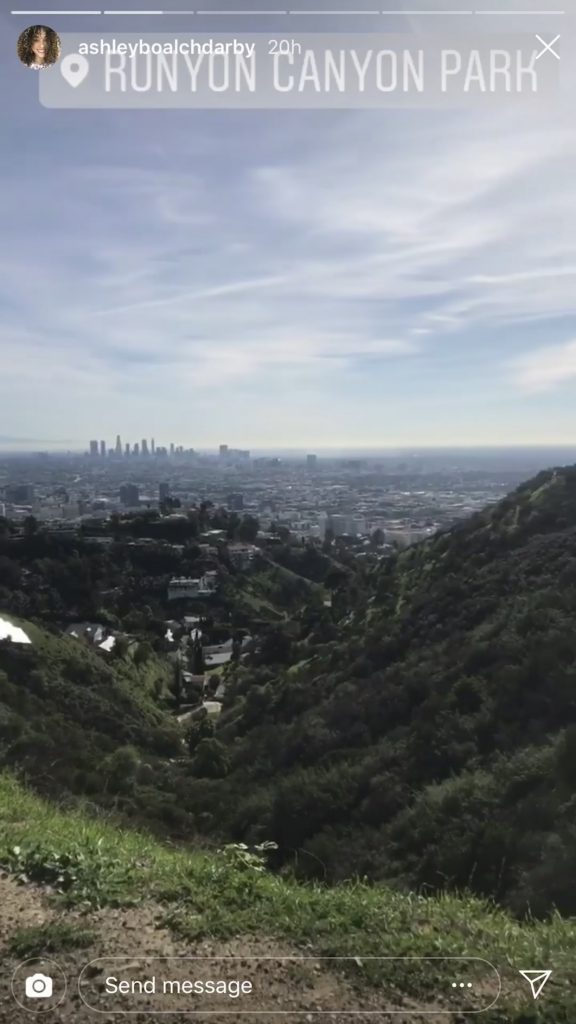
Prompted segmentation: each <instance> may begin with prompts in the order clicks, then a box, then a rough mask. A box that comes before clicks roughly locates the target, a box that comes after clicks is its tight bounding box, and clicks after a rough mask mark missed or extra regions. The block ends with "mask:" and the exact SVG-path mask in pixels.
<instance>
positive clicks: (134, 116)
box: [0, 3, 576, 448]
mask: <svg viewBox="0 0 576 1024" xmlns="http://www.w3.org/2000/svg"><path fill="white" fill-rule="evenodd" d="M171 6H174V4H172V5H171ZM227 6H229V4H227ZM302 6H304V4H302ZM314 6H315V7H317V6H318V4H317V3H315V4H314ZM395 6H398V5H395ZM510 6H512V5H510ZM519 6H522V5H519ZM524 6H525V5H524ZM27 20H29V19H26V18H16V17H10V15H8V14H2V15H0V30H1V32H2V44H1V61H2V65H1V68H0V89H1V94H2V99H1V100H0V103H1V104H2V107H3V109H2V125H3V133H2V135H3V142H2V151H1V155H0V224H1V237H2V243H3V244H2V249H1V255H0V261H1V266H0V270H1V273H0V353H1V358H2V373H1V375H0V434H2V435H5V436H10V437H14V438H22V439H26V438H33V439H36V438H45V439H46V440H47V441H49V440H51V439H62V440H66V443H65V446H67V447H68V446H72V445H73V444H77V445H78V446H81V447H85V446H86V445H87V443H88V440H89V439H90V438H92V437H98V438H99V437H100V436H106V437H109V438H110V437H113V436H115V434H116V433H117V432H120V433H121V434H122V436H123V437H126V438H132V439H136V438H139V437H142V436H144V435H145V434H146V435H148V436H150V435H154V436H155V437H156V439H157V441H159V442H161V441H162V439H164V440H170V439H176V440H178V441H181V442H182V443H186V444H190V445H195V446H197V447H201V448H203V447H210V446H214V445H217V444H218V443H220V442H221V441H228V442H229V443H230V444H236V445H238V446H246V447H250V446H252V447H258V448H263V447H266V446H270V447H300V446H302V447H314V446H316V447H329V446H335V447H354V446H356V445H357V446H360V447H366V446H375V447H381V446H384V445H391V446H394V447H397V446H402V445H406V446H412V445H414V446H422V445H431V446H437V445H449V446H454V445H458V444H462V445H473V444H479V445H491V444H502V445H513V444H562V443H566V444H574V443H576V401H575V398H576V287H575V285H576V204H575V202H574V199H575V191H576V186H575V181H576V129H575V127H574V116H573V111H572V110H571V109H570V106H569V104H568V103H566V104H565V105H564V106H562V105H561V104H558V106H557V108H556V109H548V110H536V109H535V110H533V111H532V110H524V111H519V110H518V108H508V109H506V107H505V106H503V107H501V108H500V109H498V110H495V111H494V112H493V113H490V114H488V113H486V112H484V113H479V112H474V111H472V110H468V111H464V112H459V113H454V112H450V111H443V112H439V111H430V112H424V113H422V112H415V111H412V112H406V111H403V112H400V111H388V112H382V113H380V112H365V113H361V112H328V111H310V112H282V113H278V114H274V113H269V112H248V111H240V112H225V111H224V112H216V113H204V112H195V111H165V112H158V111H136V112H129V111H115V112H107V113H103V112H97V111H85V112H79V111H57V110H46V109H43V108H42V107H40V105H39V102H38V95H37V89H38V83H37V76H36V74H35V73H33V72H31V71H29V70H28V69H25V68H23V67H21V66H20V65H19V64H18V62H17V60H16V59H15V57H14V47H15V40H16V38H17V35H18V32H19V31H21V29H22V28H23V27H25V24H26V22H27ZM52 21H53V25H54V27H55V28H57V29H58V30H59V31H62V32H65V31H78V30H79V28H82V27H85V28H86V30H87V31H96V30H98V31H111V30H115V31H122V30H123V31H126V30H127V29H128V28H137V29H138V30H139V31H143V32H144V31H153V30H154V29H158V30H159V25H158V19H155V20H154V21H153V20H152V19H144V18H142V19H141V20H140V21H139V22H138V23H135V22H134V21H133V20H132V21H131V22H130V23H129V24H127V23H126V22H123V23H122V19H119V18H116V19H108V20H107V19H105V18H100V19H98V24H97V25H96V24H95V22H91V23H89V22H88V19H84V20H83V22H82V24H81V25H79V21H78V19H71V18H69V19H65V18H58V19H56V18H54V19H52ZM348 25H349V22H348ZM200 27H201V28H202V30H206V31H214V30H216V28H217V29H219V30H220V31H222V30H223V29H224V28H225V29H230V30H231V31H232V32H233V31H234V30H236V31H239V30H240V29H244V30H246V23H245V22H242V23H241V24H239V22H238V21H237V20H236V21H234V20H233V19H230V21H229V22H227V23H226V24H224V23H223V19H222V18H220V19H219V20H218V21H217V23H216V22H215V21H214V20H213V21H209V20H208V19H207V20H206V21H205V22H203V23H202V25H201V26H200V25H199V24H198V23H195V29H194V30H195V31H196V32H198V31H199V29H200ZM251 27H253V28H254V29H267V28H268V27H270V24H269V23H266V22H264V21H262V22H261V23H257V22H252V26H251ZM276 27H277V24H276ZM312 27H313V26H312V25H311V24H310V19H308V20H307V22H306V28H307V29H308V30H310V29H311V28H312ZM393 27H395V28H406V25H400V24H398V23H396V25H395V26H393ZM415 27H419V26H418V25H416V26H415ZM166 29H168V30H172V29H175V30H180V32H182V31H184V30H186V32H187V33H188V32H190V31H191V25H190V22H189V21H187V22H184V21H183V20H182V19H177V18H175V19H173V20H168V19H165V20H164V21H163V23H162V30H163V31H165V30H166ZM43 73H52V72H43ZM22 444H23V446H24V447H25V446H26V445H27V442H25V441H24V440H23V441H22Z"/></svg>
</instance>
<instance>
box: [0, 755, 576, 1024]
mask: <svg viewBox="0 0 576 1024" xmlns="http://www.w3.org/2000/svg"><path fill="white" fill-rule="evenodd" d="M0 864H1V865H3V866H4V867H6V868H8V869H9V870H10V871H11V872H13V873H15V874H16V875H18V876H19V877H20V878H21V879H22V880H23V881H26V880H28V881H31V882H46V883H50V885H51V886H53V887H54V888H55V889H56V891H57V893H58V896H59V899H60V901H63V902H64V903H65V904H66V905H67V906H77V905H81V906H83V907H87V908H90V907H102V906H117V907H119V906H126V905H131V904H134V903H136V902H141V901H142V900H152V901H154V902H157V903H160V904H163V905H164V914H163V918H164V920H163V923H164V924H165V925H167V926H168V927H170V928H171V930H172V931H173V932H174V933H175V934H176V935H178V936H179V937H180V938H182V939H183V940H187V941H196V940H198V939H200V938H204V937H213V938H226V937H229V936H232V935H241V934H256V935H258V936H269V937H270V938H273V937H275V938H277V939H279V940H285V941H288V942H289V943H290V944H291V945H293V946H294V948H296V949H298V948H300V949H302V948H304V947H305V948H306V953H307V954H308V955H309V954H311V953H318V954H322V955H324V956H350V957H363V956H364V957H368V956H381V957H386V956H389V957H392V956H393V957H403V956H404V957H417V956H421V957H444V956H446V957H454V956H474V957H485V958H486V959H488V960H490V961H491V963H493V964H494V965H495V966H496V967H497V968H498V969H499V970H500V972H501V973H502V975H503V977H507V978H508V979H509V981H510V983H511V989H510V991H511V995H510V996H509V998H508V1000H507V1001H506V997H505V998H504V1001H503V1003H502V1007H503V1008H502V1009H499V1010H498V1011H497V1013H493V1014H486V1015H483V1020H484V1021H485V1024H500V1022H502V1024H504V1022H505V1024H512V1022H518V1024H520V1022H523V1024H536V1022H537V1021H539V1020H540V1018H539V1017H538V1016H537V1015H536V1016H529V1015H528V1016H526V1012H527V1011H526V1010H525V1009H524V1010H522V1009H520V1008H518V1007H517V1005H516V1003H517V999H518V995H517V993H518V980H517V979H518V974H517V972H518V970H520V969H524V968H527V967H532V966H534V967H539V966H544V967H547V966H550V967H554V968H555V969H556V970H557V973H558V979H559V980H558V983H557V985H556V986H555V987H551V988H550V990H549V994H548V996H547V1002H546V1013H547V1017H546V1018H542V1019H545V1020H546V1021H554V1024H564V1021H566V1024H568V1021H573V1020H574V1019H576V987H575V986H574V982H575V981H576V977H574V966H573V965H574V964H575V963H576V922H574V921H573V920H572V921H571V920H566V919H562V918H561V917H560V916H559V915H552V916H551V917H550V918H549V919H548V920H546V921H534V922H526V923H522V922H519V921H516V920H514V919H513V918H511V917H510V916H509V915H508V914H506V912H505V911H503V910H501V909H499V908H497V907H496V906H494V905H492V904H490V903H488V902H485V901H482V900H479V899H476V898H474V897H471V896H469V895H466V894H460V895H458V894H446V895H441V896H436V897H424V896H422V895H418V894H415V893H401V892H397V891H394V890H391V889H388V888H386V887H384V886H380V885H368V884H365V883H363V882H360V881H358V882H349V883H346V884H342V885H338V886H335V887H333V888H326V887H324V886H322V885H319V884H309V885H303V884H300V883H297V882H295V881H293V880H291V879H289V878H282V877H280V876H278V875H272V874H270V873H269V872H267V871H265V870H263V869H262V865H261V863H260V862H259V861H258V860H257V859H255V858H251V857H250V856H249V855H247V854H246V852H245V851H244V850H242V849H241V848H239V847H227V848H225V849H224V850H223V851H220V852H216V851H215V852H205V851H201V852H200V851H192V852H187V851H184V850H179V849H170V848H168V847H165V846H163V845H162V844H160V843H158V842H156V841H154V840H153V839H151V838H149V837H148V836H146V835H144V834H141V833H138V832H132V831H124V830H122V829H119V828H117V827H115V825H114V824H113V823H112V821H111V820H109V819H108V820H107V819H105V818H97V819H90V818H89V817H88V816H87V815H84V814H83V813H82V812H80V811H74V812H69V811H65V812H64V811H62V810H61V809H59V808H58V807H56V806H54V805H51V804H49V803H47V802H45V801H43V800H41V799H39V798H38V797H36V796H34V795H33V794H31V793H30V792H28V791H27V790H25V789H24V788H23V787H22V786H21V785H20V784H19V783H18V782H17V781H16V780H15V779H14V778H13V777H12V776H10V775H7V774H4V775H0ZM52 927H53V926H52ZM33 938H34V937H33V936H32V939H31V942H32V940H33ZM18 941H22V942H25V941H26V939H25V935H24V938H21V939H19V940H18ZM71 941H72V937H71ZM570 972H572V978H571V979H570V977H569V976H570ZM385 973H386V972H385V967H382V968H381V969H380V970H379V971H378V970H374V969H373V966H371V967H370V970H369V971H368V970H367V975H366V981H367V982H372V983H375V984H381V983H382V981H383V980H384V978H385ZM563 979H564V981H565V982H566V983H565V984H564V981H563ZM569 980H571V982H572V987H571V988H570V987H569V985H568V981H569ZM393 981H394V987H395V988H396V989H397V990H400V991H401V992H403V993H404V994H406V995H408V996H410V997H413V998H415V997H418V996H422V995H424V994H426V993H428V994H429V995H430V996H432V995H433V992H432V989H431V987H430V986H431V985H432V986H433V981H434V979H433V977H432V975H430V974H427V975H426V976H424V975H423V976H422V977H419V976H418V974H417V972H414V971H413V970H412V971H409V972H406V973H405V975H403V974H402V973H401V972H400V971H399V970H398V969H396V970H395V975H394V979H393ZM512 982H513V984H512ZM523 984H525V983H523ZM504 991H506V989H505V990H504ZM530 1013H533V1011H532V1008H530ZM522 1014H524V1016H522Z"/></svg>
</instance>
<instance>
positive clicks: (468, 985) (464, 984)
mask: <svg viewBox="0 0 576 1024" xmlns="http://www.w3.org/2000/svg"><path fill="white" fill-rule="evenodd" d="M452 988H472V982H471V981H467V982H464V981H460V982H458V981H453V982H452Z"/></svg>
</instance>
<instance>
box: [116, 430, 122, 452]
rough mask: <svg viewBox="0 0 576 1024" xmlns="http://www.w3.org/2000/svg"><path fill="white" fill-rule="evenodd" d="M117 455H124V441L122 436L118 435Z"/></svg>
mask: <svg viewBox="0 0 576 1024" xmlns="http://www.w3.org/2000/svg"><path fill="white" fill-rule="evenodd" d="M116 455H122V439H121V437H120V434H116Z"/></svg>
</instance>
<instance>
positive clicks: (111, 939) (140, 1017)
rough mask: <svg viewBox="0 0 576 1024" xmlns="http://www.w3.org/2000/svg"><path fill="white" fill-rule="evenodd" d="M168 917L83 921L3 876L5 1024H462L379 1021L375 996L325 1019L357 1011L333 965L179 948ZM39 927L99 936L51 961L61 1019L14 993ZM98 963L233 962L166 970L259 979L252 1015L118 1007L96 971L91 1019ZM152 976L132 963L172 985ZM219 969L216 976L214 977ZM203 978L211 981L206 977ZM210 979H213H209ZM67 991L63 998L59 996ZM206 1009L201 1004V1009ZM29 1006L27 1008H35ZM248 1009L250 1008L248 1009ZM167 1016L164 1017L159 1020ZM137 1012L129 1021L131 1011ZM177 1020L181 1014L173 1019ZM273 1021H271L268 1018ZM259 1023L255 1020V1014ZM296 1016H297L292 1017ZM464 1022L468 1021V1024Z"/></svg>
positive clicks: (272, 952) (247, 949)
mask: <svg viewBox="0 0 576 1024" xmlns="http://www.w3.org/2000/svg"><path fill="white" fill-rule="evenodd" d="M161 914H162V911H161V908H159V907H157V906H154V905H150V904H147V905H146V906H141V907H136V908H129V909H123V910H118V911H115V910H103V911H99V912H97V913H89V914H81V913H79V912H78V911H69V912H66V913H62V912H61V911H60V910H59V909H56V908H55V907H54V906H52V905H51V904H50V901H49V893H48V892H45V891H43V890H41V889H39V888H36V887H34V886H29V885H19V884H18V883H17V882H16V881H15V880H14V879H12V878H9V877H7V876H0V959H1V963H2V971H1V978H0V1024H31V1022H33V1021H34V1020H41V1021H44V1022H45V1024H95V1022H96V1021H99V1022H105V1024H112V1022H116V1024H119V1022H121V1021H125V1022H134V1024H144V1022H146V1024H152V1022H154V1024H156V1022H158V1024H186V1021H190V1022H198V1021H203V1022H206V1024H208V1022H210V1024H217V1022H220V1024H252V1022H254V1021H257V1022H258V1024H282V1022H284V1021H288V1020H290V1021H294V1022H298V1024H321V1022H323V1021H329V1022H330V1024H433V1022H436V1024H439V1022H440V1021H442V1022H443V1024H457V1022H458V1018H457V1017H448V1016H446V1015H442V1016H436V1015H434V1016H430V1015H426V1016H422V1015H421V1014H419V1013H418V1012H417V1010H413V1011H412V1012H410V1010H409V1008H408V1005H406V1004H404V1006H405V1009H406V1012H400V1013H395V1014H394V1015H390V1014H382V1013H381V1012H379V1002H380V1005H381V995H380V997H379V996H378V993H377V992H375V991H373V992H370V994H369V995H367V996H366V994H363V995H362V997H361V1000H362V1003H361V1005H362V1008H363V1009H366V1010H368V1009H369V1010H370V1011H371V1012H370V1013H358V1012H356V1013H355V1015H354V1016H353V1017H352V1016H347V1015H344V1014H343V1013H332V1012H326V1007H329V1008H332V1007H334V1008H336V1007H337V1008H338V1009H339V1010H340V1011H348V1012H349V1011H352V1010H355V1011H358V1006H359V998H360V997H359V993H358V992H357V991H355V990H354V987H353V985H352V984H351V983H349V982H348V981H347V980H346V979H345V978H343V977H341V976H339V975H338V974H336V973H333V972H332V971H330V970H328V969H326V961H323V962H322V961H314V960H310V961H307V962H306V964H302V963H299V964H294V962H293V961H290V960H285V961H283V962H282V961H279V960H273V961H271V962H268V963H267V962H266V961H260V962H259V963H258V964H257V965H255V964H254V963H253V962H252V961H250V960H249V959H248V958H250V957H278V958H280V957H302V956H303V955H304V953H303V951H302V950H301V949H294V948H290V947H289V946H288V945H287V944H286V945H282V944H280V943H278V942H277V941H268V940H266V939H258V938H255V937H254V936H238V937H236V938H234V939H232V940H230V941H226V942H222V941H218V942H216V941H202V942H198V943H186V942H182V941H179V940H178V939H176V938H174V936H173V935H171V934H170V932H169V931H167V930H166V929H165V928H163V927H162V926H161V924H160V921H159V918H160V917H161ZM38 926H50V927H51V928H52V927H54V928H55V929H57V928H59V927H61V926H71V927H72V928H74V929H82V930H83V931H84V932H85V931H86V930H88V931H89V932H91V933H92V935H91V936H89V945H86V947H85V948H82V949H77V950H72V951H68V952H61V951H60V952H53V953H46V954H45V955H46V957H48V958H49V959H50V960H51V961H52V962H53V963H56V964H57V966H58V967H59V968H60V969H61V971H62V972H63V975H64V976H65V977H66V980H67V990H66V995H65V997H64V999H63V1001H62V1002H61V1003H60V1005H59V1006H58V1007H57V1008H56V1009H48V1008H46V1009H45V1007H47V1003H46V1002H45V1001H44V1000H38V1001H36V1000H34V1001H32V1002H33V1006H34V1008H36V1007H37V1006H38V1007H40V1006H41V1007H42V1010H41V1012H39V1013H31V1012H29V1011H28V1010H26V1009H23V1008H20V1007H19V1005H18V1003H17V1002H16V1001H15V999H14V995H13V993H12V988H11V981H12V978H13V976H14V972H15V971H18V969H19V965H20V964H21V963H22V961H23V960H25V959H27V957H26V955H24V956H18V955H15V954H14V951H13V950H12V949H11V943H13V942H14V936H15V935H16V933H18V932H21V930H22V929H31V928H36V927H38ZM100 957H130V958H138V957H188V958H190V957H207V958H210V957H212V958H216V957H239V958H241V959H240V960H238V961H235V962H234V963H233V965H230V964H227V963H226V962H224V963H221V964H220V965H218V964H217V962H216V961H212V962H211V963H210V964H206V963H204V964H201V965H198V964H194V962H193V961H192V962H191V961H190V960H188V961H183V962H181V963H180V964H175V963H172V964H170V965H169V968H170V969H169V977H170V978H171V979H174V980H176V981H178V980H180V981H182V980H184V979H185V978H190V976H191V970H192V969H193V976H194V977H195V978H198V977H207V976H214V975H215V974H216V971H218V970H220V974H219V976H220V977H227V978H230V977H242V978H252V979H254V987H253V992H252V994H251V995H250V997H249V1008H250V1010H251V1013H250V1015H248V1014H238V1013H235V1012H228V1013H226V1014H222V1013H220V1012H218V1011H219V1010H220V1009H221V1007H222V1006H223V1005H231V1006H232V1009H233V1008H234V1006H235V1005H236V1006H237V1005H238V1004H237V1003H236V1004H235V1003H234V1001H233V1000H231V999H230V998H225V999H224V1000H223V1001H220V1002H218V1001H217V1000H218V999H221V998H222V997H217V996H214V997H212V999H211V1001H209V1002H207V1000H209V999H210V997H207V996H203V997H198V996H196V997H194V996H191V997H190V996H183V995H179V996H178V995H162V997H161V998H160V1000H159V997H158V996H157V995H156V996H153V995H146V994H145V993H142V994H138V995H137V996H134V995H121V994H117V995H114V996H113V997H111V996H110V995H106V994H105V980H104V979H105V977H106V976H109V975H110V973H111V971H112V970H114V967H113V965H110V964H107V965H106V966H105V969H104V965H101V964H100V965H99V964H93V965H92V967H90V968H88V970H87V972H85V975H84V976H83V977H84V982H83V984H82V994H83V996H84V998H85V999H86V1000H87V1001H88V1002H89V1003H91V1005H92V1006H94V1005H99V1006H100V1007H104V1006H105V1007H106V1008H105V1011H104V1012H98V1013H97V1012H94V1011H93V1010H91V1009H89V1008H88V1007H87V1006H86V1005H85V1003H84V1002H83V1001H82V998H81V996H80V993H79V991H78V979H79V977H80V975H81V973H82V971H83V970H84V968H85V967H86V965H88V964H90V962H91V961H94V959H95V958H100ZM146 967H147V969H146V971H145V972H143V971H142V963H141V962H140V961H138V960H134V962H133V971H134V974H133V976H134V977H136V978H143V977H144V976H147V977H149V976H151V975H153V974H154V973H156V974H158V976H159V977H160V975H161V976H162V978H163V977H166V976H167V974H166V971H167V965H166V964H164V965H162V964H160V965H159V964H158V961H156V963H155V964H153V963H149V964H147V965H146ZM215 967H216V971H215V969H214V968H215ZM203 970H204V974H202V971H203ZM32 971H33V973H36V972H37V971H40V972H42V971H44V973H46V974H49V973H50V972H51V973H52V974H54V973H55V972H54V971H53V970H51V966H50V964H48V963H44V964H42V963H39V964H38V965H34V967H33V968H32ZM206 972H207V973H206ZM29 973H30V968H25V969H22V971H21V972H20V974H17V976H16V980H15V982H14V988H15V991H16V994H17V995H19V997H20V998H21V999H23V1001H25V1000H24V984H25V977H26V976H27V975H28V974H29ZM60 991H62V990H60ZM111 998H113V1005H114V1008H115V1009H116V1010H123V1011H124V1014H122V1013H121V1014H118V1013H115V1014H111V1013H110V1012H109V1010H110V1008H111V1004H110V1000H111ZM200 999H202V1002H201V1003H200ZM28 1005H30V1001H28ZM183 1005H186V1006H187V1007H190V1006H191V1005H196V1006H201V1008H202V1009H203V1008H204V1007H206V1006H208V1005H210V1006H214V1007H217V1010H216V1012H214V1011H213V1012H210V1013H204V1012H200V1013H196V1014H194V1015H190V1016H189V1015H187V1014H183V1013H182V1009H183ZM242 1005H243V1006H246V1005H247V1003H245V1002H244V1003H242ZM160 1007H162V1012H160ZM127 1010H129V1011H132V1012H131V1013H130V1015H129V1016H126V1015H125V1013H126V1011H127ZM176 1010H178V1011H179V1012H178V1013H176V1012H174V1011H176ZM318 1010H324V1015H323V1016H322V1017H320V1016H316V1015H314V1016H313V1015H311V1011H318ZM266 1011H274V1012H272V1013H268V1012H266ZM278 1011H283V1012H284V1013H286V1012H288V1013H290V1017H289V1018H287V1017H286V1016H280V1015H278ZM256 1013H257V1014H258V1016H254V1015H253V1014H256ZM292 1014H294V1016H292ZM460 1020H464V1018H463V1017H461V1018H460Z"/></svg>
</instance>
